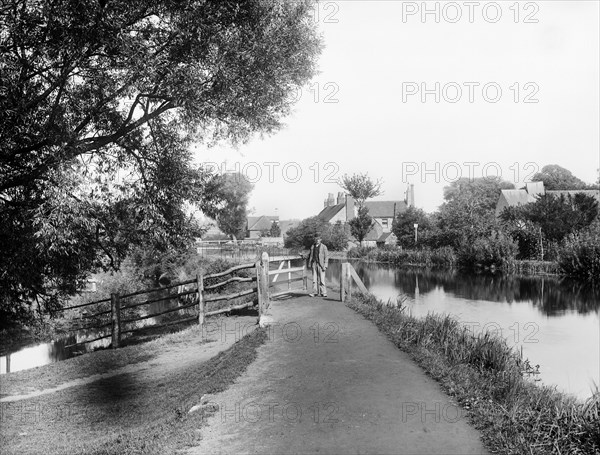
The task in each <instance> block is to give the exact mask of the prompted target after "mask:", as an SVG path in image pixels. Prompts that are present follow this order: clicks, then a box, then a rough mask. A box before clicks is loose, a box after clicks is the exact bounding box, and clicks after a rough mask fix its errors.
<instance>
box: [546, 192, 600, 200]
mask: <svg viewBox="0 0 600 455" xmlns="http://www.w3.org/2000/svg"><path fill="white" fill-rule="evenodd" d="M578 193H583V194H585V195H586V196H591V197H593V198H595V199H596V200H597V201H598V202H600V190H548V191H546V194H551V195H553V196H560V195H563V194H564V195H565V196H571V197H573V196H575V195H576V194H578Z"/></svg>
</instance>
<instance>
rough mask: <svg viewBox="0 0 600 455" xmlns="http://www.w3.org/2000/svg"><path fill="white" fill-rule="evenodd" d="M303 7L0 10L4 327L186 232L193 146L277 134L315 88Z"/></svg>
mask: <svg viewBox="0 0 600 455" xmlns="http://www.w3.org/2000/svg"><path fill="white" fill-rule="evenodd" d="M312 8H313V5H312V2H311V1H294V2H287V1H284V0H273V1H262V0H251V1H214V2H213V1H208V2H207V1H203V0H186V1H182V2H176V1H171V0H139V1H137V2H127V1H125V0H110V1H104V0H102V1H97V0H44V1H39V2H31V1H27V0H6V1H5V2H3V3H2V6H0V24H1V27H0V74H1V75H2V76H1V77H0V219H1V220H2V222H1V223H0V312H2V313H3V315H8V316H10V315H13V316H14V315H16V314H18V315H19V316H23V315H24V314H31V311H30V310H31V307H32V304H33V303H35V302H37V304H38V306H39V307H40V308H43V309H51V308H56V307H57V306H59V305H60V304H61V301H63V300H64V298H65V297H66V296H68V295H69V294H72V293H73V292H75V291H76V290H77V289H78V288H79V287H80V286H81V284H82V281H83V280H84V279H85V277H86V276H87V274H88V273H89V271H90V270H94V268H97V267H104V268H106V267H112V268H113V269H116V268H118V267H119V263H120V261H121V260H122V259H123V258H124V257H125V256H126V255H127V253H128V251H129V250H130V248H131V246H132V245H136V244H137V245H140V244H141V245H143V244H150V245H152V246H153V247H156V248H158V249H164V250H168V249H170V248H177V247H180V246H182V245H184V244H186V243H189V240H190V239H191V238H192V237H193V235H194V234H196V233H197V232H198V229H197V226H196V225H195V223H194V222H193V220H191V219H190V217H189V216H188V215H187V213H189V210H187V208H186V206H187V205H188V204H193V205H196V206H197V207H199V208H201V209H205V210H210V208H211V207H213V206H214V204H218V200H217V201H215V198H214V197H213V196H214V195H213V194H211V193H210V192H209V191H208V190H207V182H209V181H211V179H212V176H211V175H209V174H208V173H206V172H203V171H202V170H200V169H197V168H195V167H194V166H193V165H192V163H193V160H192V158H193V157H192V155H191V153H190V149H191V147H190V146H191V144H193V143H195V142H198V141H205V142H206V143H208V144H214V143H216V142H219V141H221V140H228V141H231V142H233V143H240V142H244V141H246V140H248V139H249V138H251V137H252V136H253V135H254V134H255V133H273V132H275V131H276V130H277V129H278V128H279V127H280V125H281V120H282V118H283V117H284V116H285V115H286V114H288V113H289V111H290V108H291V106H292V103H293V101H294V96H293V95H294V93H295V90H296V89H297V88H298V87H300V86H302V85H304V84H305V83H307V82H308V81H309V80H310V79H311V78H312V76H313V75H314V74H315V68H316V59H317V57H318V54H319V52H320V46H321V44H320V37H319V36H318V34H317V31H316V24H315V23H314V21H312V20H311V10H312Z"/></svg>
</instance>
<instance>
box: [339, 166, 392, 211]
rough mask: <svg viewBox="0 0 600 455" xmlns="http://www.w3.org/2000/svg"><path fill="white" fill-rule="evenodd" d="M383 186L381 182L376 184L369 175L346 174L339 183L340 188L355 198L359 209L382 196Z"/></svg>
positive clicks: (378, 181)
mask: <svg viewBox="0 0 600 455" xmlns="http://www.w3.org/2000/svg"><path fill="white" fill-rule="evenodd" d="M382 184H383V182H382V181H381V180H377V181H375V182H374V181H373V180H372V179H371V178H370V177H369V176H368V175H367V174H354V175H352V176H349V175H348V174H344V175H343V176H342V178H341V179H340V182H339V185H340V187H342V189H344V190H345V191H346V192H347V193H348V194H349V195H350V196H352V197H353V198H354V200H355V201H356V203H357V204H358V206H359V207H362V206H363V205H364V203H365V201H366V200H367V199H371V198H374V197H377V196H380V195H382V194H383V192H382V190H381V185H382Z"/></svg>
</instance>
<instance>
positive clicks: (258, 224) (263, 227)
mask: <svg viewBox="0 0 600 455" xmlns="http://www.w3.org/2000/svg"><path fill="white" fill-rule="evenodd" d="M273 221H279V217H278V216H265V215H263V216H249V217H248V230H249V231H268V230H269V229H271V225H272V224H273Z"/></svg>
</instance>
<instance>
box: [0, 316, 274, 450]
mask: <svg viewBox="0 0 600 455" xmlns="http://www.w3.org/2000/svg"><path fill="white" fill-rule="evenodd" d="M224 319H225V318H224ZM227 319H228V322H227V324H235V323H236V322H237V323H240V324H242V323H244V324H246V325H247V329H246V330H243V331H239V333H237V334H235V335H236V336H233V334H229V336H228V338H226V339H225V340H224V339H223V337H222V335H223V331H222V330H218V328H217V323H216V322H211V323H210V324H208V325H207V327H205V331H204V333H203V331H202V330H201V329H200V327H198V326H195V327H192V328H189V329H186V330H184V331H181V332H179V333H176V334H171V335H166V336H164V337H162V338H160V339H159V340H155V341H153V342H150V343H145V344H140V345H136V346H129V347H125V348H122V349H118V350H114V351H113V350H110V351H103V352H97V353H92V354H89V355H84V356H81V357H78V358H74V359H70V360H66V361H64V362H59V363H56V364H52V365H48V366H45V367H40V368H35V369H33V370H26V371H21V372H17V373H11V374H9V375H6V376H4V377H1V378H0V386H1V389H2V394H3V397H2V403H0V406H1V407H2V432H1V434H0V445H1V446H2V448H3V453H7V454H27V453H32V454H33V453H36V454H37V453H44V454H48V455H51V454H83V453H85V454H108V453H128V454H137V453H139V454H163V453H173V452H174V451H176V450H178V449H182V448H185V447H188V446H190V445H194V444H197V443H198V441H199V429H200V428H201V427H202V426H203V425H204V424H205V421H206V418H207V417H208V416H209V415H210V414H212V413H213V412H215V409H214V408H212V407H210V406H203V404H204V403H203V397H204V396H206V395H208V394H213V393H218V392H221V391H223V390H225V389H226V388H227V387H228V386H229V385H230V384H232V383H233V382H234V381H235V380H236V378H238V377H239V376H240V375H242V374H243V373H244V371H245V370H246V368H247V366H248V365H249V364H250V363H252V362H253V361H254V359H255V358H256V352H257V349H258V347H259V346H261V345H262V344H263V343H264V342H265V341H266V339H267V337H266V333H265V331H264V330H262V329H258V328H257V326H256V323H255V322H256V318H251V319H252V321H250V319H248V317H246V319H247V320H241V319H233V318H231V319H229V318H227ZM246 325H245V326H244V327H246ZM207 328H209V329H210V330H211V333H209V334H207V333H206V329H207ZM242 335H243V336H242ZM89 374H93V375H92V376H91V377H90V376H89ZM61 385H62V387H61ZM6 393H8V394H11V396H5V395H4V394H6ZM15 393H28V394H29V395H27V396H24V397H23V396H15V395H14V394H15ZM192 409H194V410H193V411H191V410H192ZM190 411H191V412H190Z"/></svg>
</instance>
